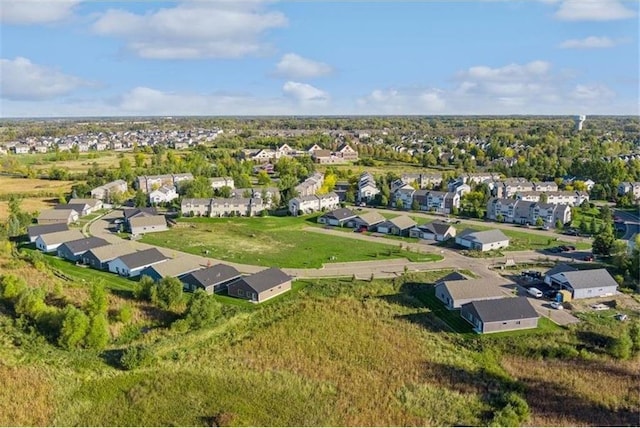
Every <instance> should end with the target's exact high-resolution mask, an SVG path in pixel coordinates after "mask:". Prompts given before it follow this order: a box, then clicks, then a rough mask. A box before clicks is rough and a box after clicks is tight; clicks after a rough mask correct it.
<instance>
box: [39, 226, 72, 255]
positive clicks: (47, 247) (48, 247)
mask: <svg viewBox="0 0 640 428" xmlns="http://www.w3.org/2000/svg"><path fill="white" fill-rule="evenodd" d="M82 238H84V235H83V234H82V232H80V231H79V230H77V229H73V230H63V231H62V232H53V233H47V234H46V235H40V236H38V237H37V238H36V248H37V249H38V250H40V251H44V252H45V253H49V252H52V251H55V250H57V249H58V247H59V246H60V245H62V244H64V243H65V242H68V241H75V240H77V239H82Z"/></svg>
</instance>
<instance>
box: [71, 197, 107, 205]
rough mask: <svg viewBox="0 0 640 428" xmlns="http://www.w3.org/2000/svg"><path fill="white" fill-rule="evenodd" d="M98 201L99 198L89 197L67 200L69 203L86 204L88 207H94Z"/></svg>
mask: <svg viewBox="0 0 640 428" xmlns="http://www.w3.org/2000/svg"><path fill="white" fill-rule="evenodd" d="M100 202H102V201H101V200H100V199H91V198H71V200H70V201H69V203H70V204H87V205H89V206H90V207H95V206H96V205H98V204H99V203H100Z"/></svg>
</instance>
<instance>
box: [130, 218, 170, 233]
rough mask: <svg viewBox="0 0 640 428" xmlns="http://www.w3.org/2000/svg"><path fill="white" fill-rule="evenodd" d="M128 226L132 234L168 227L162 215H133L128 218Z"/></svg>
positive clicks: (163, 229)
mask: <svg viewBox="0 0 640 428" xmlns="http://www.w3.org/2000/svg"><path fill="white" fill-rule="evenodd" d="M129 228H130V230H131V234H132V235H143V234H145V233H152V232H162V231H165V230H167V229H168V227H167V219H166V218H165V217H164V216H163V215H152V216H139V217H133V218H130V219H129Z"/></svg>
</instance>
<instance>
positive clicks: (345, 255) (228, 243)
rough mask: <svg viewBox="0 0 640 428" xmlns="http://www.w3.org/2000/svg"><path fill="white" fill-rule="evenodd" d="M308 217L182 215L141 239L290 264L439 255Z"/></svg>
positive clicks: (249, 260) (265, 262)
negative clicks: (322, 226)
mask: <svg viewBox="0 0 640 428" xmlns="http://www.w3.org/2000/svg"><path fill="white" fill-rule="evenodd" d="M305 220H306V217H253V218H182V219H179V221H178V225H177V226H175V227H173V228H172V229H171V230H168V231H166V232H159V233H153V234H147V235H145V236H144V237H143V238H142V239H141V241H142V242H145V243H147V244H152V245H157V246H160V247H167V248H173V249H176V250H180V251H185V252H188V253H192V254H198V255H205V256H206V255H208V256H211V257H214V258H218V259H222V260H227V261H231V262H236V263H245V264H253V265H261V266H277V267H289V268H319V267H321V266H322V265H323V264H324V263H331V262H350V261H366V260H387V259H395V258H407V259H409V260H411V261H435V260H441V259H442V257H441V256H439V255H435V254H418V253H414V252H409V251H406V250H400V248H399V246H398V247H395V246H393V245H388V244H376V243H371V242H364V241H359V240H355V239H350V238H347V237H345V238H341V237H337V236H332V235H325V234H321V233H314V232H311V231H305V230H303V229H304V228H305V227H307V226H308V225H309V222H306V221H305Z"/></svg>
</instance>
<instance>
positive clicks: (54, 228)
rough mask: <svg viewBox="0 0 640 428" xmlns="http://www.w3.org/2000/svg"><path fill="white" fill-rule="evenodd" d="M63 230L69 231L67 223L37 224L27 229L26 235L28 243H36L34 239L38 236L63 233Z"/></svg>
mask: <svg viewBox="0 0 640 428" xmlns="http://www.w3.org/2000/svg"><path fill="white" fill-rule="evenodd" d="M65 230H69V226H68V225H67V223H51V224H39V225H37V226H29V227H27V235H28V236H29V242H36V238H37V237H38V236H40V235H47V234H49V233H55V232H63V231H65Z"/></svg>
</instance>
